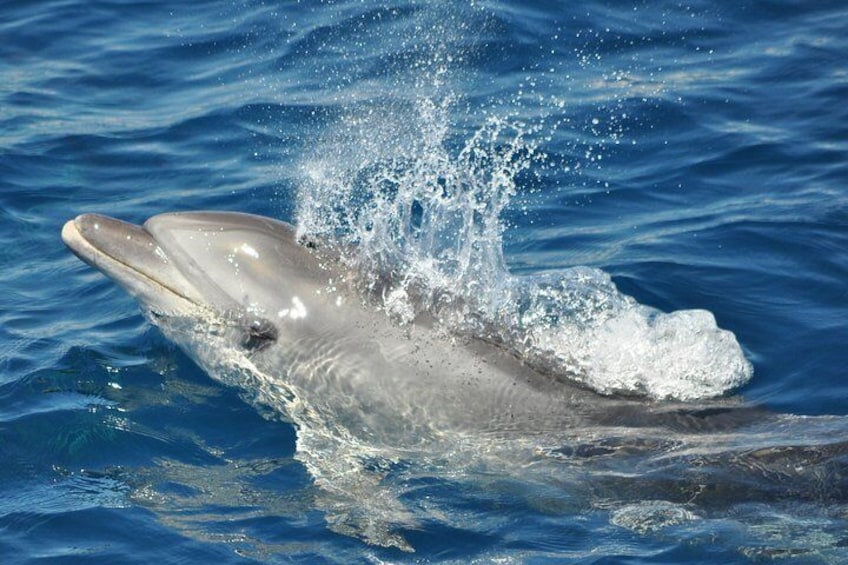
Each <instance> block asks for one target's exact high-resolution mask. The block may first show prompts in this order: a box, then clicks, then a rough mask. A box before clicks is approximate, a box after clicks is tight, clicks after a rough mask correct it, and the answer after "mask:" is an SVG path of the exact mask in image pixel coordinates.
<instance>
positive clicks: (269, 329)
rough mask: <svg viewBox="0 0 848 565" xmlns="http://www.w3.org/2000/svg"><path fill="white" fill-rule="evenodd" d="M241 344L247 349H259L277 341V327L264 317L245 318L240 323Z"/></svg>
mask: <svg viewBox="0 0 848 565" xmlns="http://www.w3.org/2000/svg"><path fill="white" fill-rule="evenodd" d="M240 327H241V329H242V336H241V346H242V347H244V348H245V349H247V350H248V351H251V352H252V351H260V350H262V349H265V348H266V347H268V346H269V345H271V344H272V343H274V342H275V341H277V327H276V326H275V325H274V324H273V323H271V322H270V321H269V320H267V319H265V318H247V319H244V320H242V323H241V324H240Z"/></svg>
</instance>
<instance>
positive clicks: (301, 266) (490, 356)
mask: <svg viewBox="0 0 848 565" xmlns="http://www.w3.org/2000/svg"><path fill="white" fill-rule="evenodd" d="M62 238H63V240H64V241H65V243H66V244H67V245H68V247H70V249H71V250H72V251H73V252H74V253H75V254H76V255H77V256H78V257H80V258H81V259H82V260H83V261H85V262H86V263H88V264H90V265H92V266H93V267H95V268H97V269H99V270H100V271H102V272H103V273H104V274H106V275H107V276H109V277H110V278H112V279H113V280H115V282H117V283H118V284H119V285H121V286H122V287H123V288H124V289H126V290H127V291H128V292H129V293H130V294H132V295H133V296H134V297H135V298H136V299H137V300H138V301H139V302H140V304H141V306H142V310H143V312H144V313H145V314H146V316H147V317H148V319H149V320H150V321H151V322H152V323H154V324H155V325H157V326H159V327H160V328H161V329H162V331H163V333H164V334H165V335H166V336H167V337H168V338H169V339H171V340H173V341H174V342H176V343H177V344H178V345H179V346H180V347H181V348H182V349H183V350H184V351H186V353H187V354H188V355H189V356H190V357H192V358H193V359H194V360H195V361H196V362H197V363H198V364H199V365H200V366H201V367H202V368H204V369H205V370H206V371H207V372H208V373H209V374H210V375H211V376H213V377H214V378H216V379H217V380H219V381H222V382H224V383H227V384H230V385H235V386H237V387H239V388H240V389H242V390H243V391H245V395H246V396H248V397H249V399H250V400H251V401H252V402H254V403H256V404H257V405H262V406H265V407H269V406H270V407H271V408H273V410H274V411H275V412H276V413H277V414H278V415H279V416H280V417H282V418H284V419H286V420H288V421H291V422H292V423H294V424H295V426H296V427H297V430H298V439H297V451H296V458H297V459H298V460H299V461H301V462H302V463H303V464H304V465H305V467H306V469H307V470H308V471H309V473H310V475H311V476H312V477H313V479H314V480H315V483H316V485H318V486H319V489H320V491H321V492H322V493H323V496H322V497H320V498H319V500H316V505H317V506H318V507H319V508H321V509H322V510H323V511H324V512H325V515H326V520H327V522H328V524H329V525H330V527H331V529H333V530H334V531H337V532H341V533H344V534H348V535H353V536H355V537H359V538H361V539H363V540H365V541H367V542H369V543H371V544H375V545H379V546H389V547H398V548H400V549H403V550H407V551H411V550H413V548H412V547H411V545H409V543H408V542H407V541H406V539H405V537H404V535H403V533H402V531H403V530H404V529H415V528H416V527H418V526H417V524H418V522H420V520H421V516H420V514H421V513H422V512H423V513H424V514H426V513H427V512H426V510H423V511H422V510H421V509H417V510H418V512H416V509H415V508H412V509H410V508H408V505H407V504H406V503H404V502H402V501H401V499H402V498H403V494H404V492H405V489H406V488H407V487H406V486H405V485H404V481H406V482H411V481H413V480H414V478H415V474H414V473H415V471H410V468H411V467H413V466H414V467H415V468H417V469H419V471H418V472H419V473H420V474H421V475H423V476H427V475H434V474H439V473H440V470H442V471H445V472H447V471H449V472H450V476H451V477H452V480H453V479H457V478H458V477H461V476H462V472H461V470H462V469H475V470H476V469H486V470H492V469H494V470H495V471H494V472H493V474H494V475H499V474H503V475H505V476H511V477H520V481H529V482H533V481H537V482H539V483H544V484H549V483H550V481H551V480H553V481H554V482H555V483H556V484H557V485H560V486H561V487H562V488H564V489H572V490H573V491H574V492H575V493H576V494H574V496H571V497H570V498H569V500H572V501H574V500H576V502H573V504H574V505H575V508H576V510H574V511H580V509H581V508H583V507H593V505H597V504H601V505H606V506H607V507H612V508H613V518H612V520H613V522H615V523H617V524H621V525H624V526H625V527H628V526H627V525H628V524H630V527H631V528H632V529H635V530H636V531H642V530H644V529H645V528H644V527H642V526H639V524H638V523H631V522H632V516H634V515H636V516H641V517H642V519H644V517H645V515H646V514H645V512H647V513H648V515H649V516H650V515H651V512H654V518H656V516H663V517H667V516H668V515H669V513H672V514H674V513H676V514H674V515H675V516H678V518H679V519H680V520H686V519H690V518H692V517H694V516H696V515H701V514H703V515H706V514H708V513H709V512H712V511H714V510H715V509H716V508H719V509H721V508H725V509H726V508H730V507H733V506H734V505H736V504H744V503H750V502H753V503H772V502H774V501H787V500H788V501H790V502H798V503H801V502H803V503H804V504H809V503H812V504H816V505H819V506H820V507H824V508H826V509H827V512H826V513H828V514H830V513H832V512H836V513H844V512H845V508H846V500H848V465H846V463H845V458H846V454H848V443H846V439H845V438H846V435H845V431H846V424H845V421H844V419H843V418H830V417H823V418H802V417H797V416H792V415H780V414H775V413H771V412H768V411H766V410H764V409H760V408H758V407H754V406H748V405H746V404H744V403H742V402H741V401H739V400H738V399H732V398H730V399H718V400H711V401H706V402H699V403H682V402H665V401H664V402H657V401H651V400H648V399H640V398H625V397H616V396H603V395H600V394H598V393H595V392H593V391H590V390H587V389H586V388H584V387H581V386H579V385H577V384H574V383H572V382H569V381H568V379H564V378H562V377H561V376H556V375H548V374H545V373H543V372H540V371H537V370H535V369H533V368H532V367H529V366H527V365H526V364H525V363H523V362H522V361H521V360H520V359H518V358H517V357H516V356H514V355H513V354H512V353H510V352H509V351H506V350H504V349H503V348H500V347H498V346H497V345H495V344H492V343H488V342H485V341H481V340H477V339H473V338H469V337H462V336H449V335H445V332H444V331H443V330H440V329H439V328H438V325H437V324H433V323H431V322H430V321H428V320H418V321H415V322H413V323H411V324H409V325H405V326H400V325H397V324H393V323H391V322H390V321H389V319H388V317H387V316H386V314H385V313H383V312H380V311H379V310H378V309H376V308H373V307H370V306H369V305H368V304H366V303H365V301H364V300H363V298H362V297H361V296H360V295H357V293H356V292H355V291H354V290H353V289H352V288H351V283H350V274H349V272H348V271H347V269H346V268H345V267H344V266H343V265H341V264H340V263H339V261H338V260H337V258H336V257H334V256H333V255H332V253H331V252H329V251H326V250H323V249H322V248H321V246H320V245H318V246H308V245H302V244H301V243H300V242H298V240H297V238H296V235H295V230H294V228H293V227H292V226H291V225H289V224H286V223H284V222H281V221H277V220H273V219H270V218H265V217H260V216H253V215H248V214H241V213H228V212H187V213H171V214H162V215H158V216H154V217H152V218H150V219H149V220H148V221H147V222H145V223H144V225H143V226H137V225H133V224H129V223H126V222H122V221H119V220H116V219H112V218H108V217H105V216H100V215H95V214H84V215H81V216H79V217H77V218H75V219H73V220H71V221H69V222H67V223H66V224H65V226H64V228H63V230H62ZM411 462H414V465H413V463H411ZM469 472H470V471H469ZM405 473H406V475H404V474H405ZM421 475H419V476H421ZM489 476H491V473H490V474H489ZM551 477H555V478H554V479H551ZM457 480H459V479H457ZM611 501H617V502H611ZM657 501H661V502H662V504H661V505H660V506H657ZM639 504H647V506H646V507H645V508H646V510H645V509H643V510H640V511H633V508H641V507H639V506H638V505H639ZM634 505H636V506H635V507H634ZM652 509H653V510H652ZM628 512H630V513H629V514H628ZM634 512H635V513H634ZM842 515H843V516H844V515H845V514H842ZM431 518H432V517H431V516H427V517H425V519H431ZM692 519H693V518H692ZM616 520H617V522H616ZM628 520H631V522H628ZM649 520H650V517H649ZM637 522H638V519H637ZM634 524H635V525H634ZM640 528H642V530H640ZM647 529H650V528H647ZM845 541H846V540H845V539H836V540H834V544H835V545H839V546H840V547H841V545H840V544H845Z"/></svg>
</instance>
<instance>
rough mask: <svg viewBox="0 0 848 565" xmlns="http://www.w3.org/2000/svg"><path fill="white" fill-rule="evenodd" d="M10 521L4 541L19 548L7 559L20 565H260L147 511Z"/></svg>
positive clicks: (108, 511) (79, 513)
mask: <svg viewBox="0 0 848 565" xmlns="http://www.w3.org/2000/svg"><path fill="white" fill-rule="evenodd" d="M10 518H11V517H6V518H4V519H2V521H4V522H6V524H5V526H6V527H4V528H2V531H3V533H2V534H0V536H2V537H3V538H5V540H8V541H7V543H8V544H9V546H10V547H12V548H14V551H13V552H12V553H10V554H7V555H8V556H12V555H16V556H18V557H17V559H19V561H14V562H17V563H32V564H35V563H51V564H53V563H68V564H71V563H80V562H85V563H102V564H104V565H105V564H107V563H108V564H114V563H128V564H130V563H151V562H172V563H182V562H185V563H196V562H214V563H251V562H256V561H254V560H252V559H245V558H244V557H240V556H238V555H235V554H233V552H232V549H231V548H230V547H228V546H227V545H223V544H215V543H208V542H204V541H203V540H196V539H191V538H188V537H184V536H181V535H179V534H176V533H174V532H171V531H169V530H168V529H167V528H164V527H162V526H160V525H159V524H157V523H156V522H155V521H154V518H153V516H152V515H151V514H150V513H149V512H147V511H144V510H142V509H129V508H126V509H110V508H91V509H86V510H80V511H76V512H65V513H57V514H55V515H48V516H41V517H34V519H33V521H31V522H29V523H28V521H26V520H25V521H24V522H23V523H22V524H21V525H20V526H18V525H16V524H15V522H14V521H12V522H11V523H10ZM21 526H23V527H24V528H26V529H25V530H24V531H23V532H22V531H21V530H20V527H21ZM10 538H11V539H10ZM32 539H40V540H41V543H40V544H39V548H38V550H35V551H33V550H32V549H31V546H30V544H29V543H28V542H30V541H31V540H32ZM13 559H14V558H13ZM10 562H12V561H10Z"/></svg>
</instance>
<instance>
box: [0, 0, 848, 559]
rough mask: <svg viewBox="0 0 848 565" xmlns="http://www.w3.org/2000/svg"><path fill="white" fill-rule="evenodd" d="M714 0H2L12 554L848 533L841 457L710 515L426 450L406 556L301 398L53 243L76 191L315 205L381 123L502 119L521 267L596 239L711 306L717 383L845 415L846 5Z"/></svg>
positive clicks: (145, 204) (653, 287)
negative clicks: (734, 357)
mask: <svg viewBox="0 0 848 565" xmlns="http://www.w3.org/2000/svg"><path fill="white" fill-rule="evenodd" d="M714 4H715V3H709V2H696V1H692V2H653V3H648V2H638V1H636V2H623V3H622V2H601V1H593V2H589V3H583V4H581V5H572V4H569V3H558V2H530V3H521V4H518V3H514V4H513V3H504V2H434V3H421V4H415V3H400V2H393V3H376V2H353V1H351V2H343V1H338V2H336V1H325V2H279V3H273V2H265V1H258V0H257V1H248V0H243V1H233V2H193V3H157V2H123V1H117V0H116V1H103V2H80V1H74V0H68V1H52V0H48V1H43V2H23V1H20V2H19V1H8V2H4V3H3V5H2V7H0V37H2V38H3V41H1V42H0V78H2V80H0V96H2V103H0V123H2V127H0V214H2V219H3V221H2V223H0V241H2V242H3V244H4V245H3V246H2V265H3V272H4V276H3V277H2V280H0V289H2V292H0V296H2V297H3V301H2V303H0V304H2V308H0V320H2V323H0V332H2V333H1V334H0V352H2V355H0V398H2V400H0V453H2V456H3V465H2V466H0V555H2V557H3V562H4V563H81V562H83V563H150V562H156V561H159V562H165V563H198V562H216V563H278V562H290V561H294V562H306V563H313V562H333V563H336V562H341V563H347V562H410V561H421V562H431V561H432V562H446V561H449V562H470V561H477V562H491V561H496V560H497V561H501V562H552V563H554V562H556V563H559V562H575V563H658V562H662V563H707V562H716V561H724V562H730V563H746V562H759V561H768V560H771V559H775V560H778V561H781V562H787V561H788V562H802V563H840V562H845V561H846V560H848V555H846V545H848V542H846V538H845V536H844V531H845V522H846V519H848V510H846V505H845V497H846V494H845V493H846V490H848V489H846V482H845V481H846V478H845V477H846V476H848V469H847V468H846V462H845V457H846V456H845V454H844V452H842V453H837V454H836V455H835V456H834V457H833V458H832V459H829V460H828V461H827V462H826V464H825V466H824V467H823V468H824V470H826V471H827V473H824V474H822V475H821V477H820V482H819V484H818V487H817V488H820V489H821V491H822V492H823V493H827V494H826V495H822V496H820V497H818V498H817V497H815V496H807V495H809V493H801V494H798V493H794V492H792V488H791V485H792V479H791V477H792V476H793V475H792V473H791V472H790V471H788V470H787V469H784V468H779V469H774V468H769V472H771V473H774V474H777V475H780V474H783V475H785V476H787V477H789V479H787V482H786V485H787V486H785V489H786V492H772V493H770V495H769V496H770V497H771V498H770V497H769V496H764V497H759V498H757V499H756V500H754V501H747V500H746V501H742V502H743V503H742V504H739V505H733V504H732V503H731V502H732V501H728V500H726V498H732V497H733V496H735V495H736V494H738V493H737V490H734V489H731V488H729V489H728V491H729V493H728V494H727V495H726V497H725V499H722V504H720V505H719V504H717V503H716V506H721V508H719V509H717V510H716V509H714V508H705V507H702V506H697V507H690V506H686V505H681V504H677V503H674V504H672V503H667V504H666V502H663V501H662V500H657V498H658V496H657V495H656V494H652V495H651V498H650V500H646V501H642V502H648V503H650V504H637V503H634V500H636V499H634V494H633V492H630V491H628V492H624V490H627V489H630V490H632V489H634V488H637V487H634V486H633V485H632V484H631V485H629V486H627V487H625V486H622V484H618V483H614V482H598V483H592V490H593V491H594V492H592V493H591V496H590V495H586V494H585V493H581V494H579V495H578V494H573V493H572V492H571V491H569V489H570V488H573V487H574V485H575V484H576V483H577V482H578V481H575V480H572V478H571V477H572V476H573V473H575V472H576V471H575V468H574V467H568V468H565V467H564V468H563V470H562V474H563V476H561V477H554V478H553V480H552V481H551V482H548V483H539V482H538V481H529V482H525V483H523V482H522V481H520V480H516V479H515V478H504V477H499V476H493V475H490V474H483V475H482V476H481V477H478V478H477V480H476V481H472V484H471V485H469V484H468V482H469V481H468V480H466V479H467V477H465V478H463V480H460V479H459V478H457V477H452V476H446V475H445V474H441V473H434V474H433V475H432V476H418V477H416V478H415V484H414V485H412V486H411V487H410V488H408V489H407V490H405V491H404V492H403V495H402V498H403V500H404V502H406V503H407V504H408V505H409V506H412V507H416V508H419V509H425V510H426V509H428V508H429V509H432V513H431V514H430V515H429V516H428V519H426V520H424V521H423V523H421V524H420V525H419V526H418V527H417V528H407V530H406V531H404V536H405V538H406V540H407V541H408V543H409V544H410V546H411V547H413V548H414V549H415V552H414V553H407V552H404V551H401V550H399V549H397V548H393V547H387V548H384V547H378V546H374V545H369V544H367V543H365V542H363V541H362V540H361V539H360V538H359V537H357V536H356V535H344V534H343V533H339V532H338V531H336V530H333V529H331V528H328V524H327V520H326V511H325V510H324V509H322V508H321V507H320V505H316V503H315V501H316V499H318V498H320V493H319V489H320V487H319V486H316V485H315V483H314V481H313V478H312V477H311V476H310V474H309V472H308V471H307V470H306V469H305V468H304V466H303V465H302V464H301V463H300V461H298V460H297V459H295V457H294V455H295V438H296V429H295V426H293V425H292V424H290V423H287V422H285V421H283V420H281V419H280V418H279V417H278V416H279V415H276V414H273V413H268V412H267V411H263V410H262V409H259V408H256V407H255V406H253V405H251V404H250V403H248V402H246V401H245V399H244V398H243V395H241V393H240V391H239V390H237V389H234V388H229V387H226V386H224V385H221V384H219V383H217V382H216V381H214V380H212V379H210V378H209V377H208V376H207V375H206V374H205V373H204V372H203V371H201V370H200V369H199V368H198V367H197V366H195V365H194V364H193V363H192V362H191V361H190V360H189V359H188V358H187V357H185V356H184V355H183V354H182V353H181V352H180V351H179V350H177V349H176V348H174V347H173V346H172V345H170V344H169V343H168V342H167V340H165V338H164V337H162V335H161V334H160V333H159V332H158V330H156V329H154V328H152V327H151V326H150V325H149V324H148V323H147V322H146V321H145V319H144V318H143V317H142V316H141V314H140V313H139V310H138V308H137V306H136V304H135V303H134V301H133V300H132V299H131V298H130V297H128V296H126V295H125V293H123V291H121V290H120V289H119V288H118V287H117V286H116V285H114V283H112V282H110V281H109V280H107V279H106V278H105V277H103V276H101V275H99V274H97V273H95V272H94V271H93V270H91V269H89V268H87V267H85V266H83V265H82V264H81V263H80V262H79V261H78V260H77V259H76V258H74V257H73V256H72V255H71V254H70V253H69V252H68V251H67V249H66V248H65V247H64V246H63V244H62V242H61V240H60V238H59V230H60V229H61V226H62V224H63V223H64V222H65V221H66V220H68V219H69V218H71V217H73V216H75V215H76V214H79V213H82V212H101V213H105V214H109V215H112V216H117V217H120V218H122V219H125V220H129V221H133V222H142V221H144V220H145V219H146V218H148V217H150V216H152V215H154V214H157V213H160V212H164V211H174V210H191V209H216V210H239V211H245V212H252V213H257V214H263V215H268V216H273V217H277V218H280V219H285V220H289V221H297V220H298V215H299V214H303V202H302V198H303V195H304V190H305V187H308V182H309V179H313V178H314V175H313V176H310V175H312V174H313V173H314V167H315V163H318V162H323V161H322V158H329V159H330V160H331V161H336V162H339V163H341V164H343V165H345V166H344V167H341V168H340V170H342V171H353V172H355V173H360V174H361V171H362V168H361V167H357V166H356V165H357V164H356V163H351V162H350V160H352V159H361V158H362V151H361V150H357V147H358V145H357V144H362V143H365V142H366V141H368V135H367V134H368V132H369V131H371V129H369V128H372V127H373V129H374V131H375V138H376V139H377V141H378V143H376V144H374V145H375V146H374V147H372V148H370V149H369V150H370V151H372V153H373V152H376V153H377V154H378V155H379V156H381V157H385V158H393V159H400V160H402V159H403V158H407V160H412V165H416V164H420V162H421V153H420V151H419V149H420V144H416V143H417V140H420V139H425V140H426V139H428V138H431V137H432V138H434V139H436V140H437V141H438V144H439V146H440V147H444V148H445V151H446V153H447V154H456V153H458V152H459V151H461V149H462V148H463V147H465V146H466V144H467V143H468V140H469V139H472V138H473V137H474V135H475V134H476V133H477V132H480V131H481V129H484V128H485V127H486V124H489V123H491V120H496V121H497V123H506V124H510V126H509V128H507V129H510V128H511V129H510V131H514V130H520V131H521V133H522V138H523V139H524V140H525V141H526V145H525V146H522V147H525V149H524V150H525V151H530V149H527V148H532V151H533V152H534V155H535V157H533V158H530V159H529V161H528V163H529V165H528V166H527V167H526V168H523V169H521V170H518V171H516V172H515V175H514V183H515V189H516V194H515V195H513V196H512V197H511V198H510V199H509V202H508V203H507V204H506V206H505V208H504V209H503V211H502V213H501V218H502V220H503V221H504V224H505V226H506V228H505V231H504V234H503V237H504V256H505V259H506V261H507V263H508V265H509V267H510V269H511V271H512V272H513V273H516V274H528V275H531V274H534V273H542V272H547V271H555V270H557V269H564V268H568V267H572V266H577V265H585V266H589V267H595V268H599V269H602V270H603V271H604V272H606V273H608V274H609V275H610V276H611V277H612V280H613V281H614V282H615V284H616V286H617V287H618V289H619V290H620V291H621V292H623V293H625V294H627V295H630V296H632V297H633V298H635V299H636V300H637V301H638V302H640V303H642V304H645V305H648V306H652V307H655V308H658V309H660V310H662V311H665V312H671V311H675V310H684V309H703V310H708V311H710V312H712V313H713V314H714V316H715V318H716V320H717V323H718V325H719V326H720V327H722V328H724V329H727V330H730V331H732V332H733V333H734V334H735V336H736V339H737V340H738V342H739V344H740V345H741V346H742V348H743V350H744V352H745V354H746V356H747V358H748V359H749V361H750V362H751V363H752V364H753V368H754V372H753V376H752V378H751V379H750V380H749V381H748V382H747V383H746V384H745V385H744V386H742V387H741V388H740V389H737V390H735V391H733V392H732V393H729V394H730V395H738V396H739V397H741V398H742V399H744V401H745V402H747V403H750V404H751V405H756V406H762V407H764V408H765V409H767V410H768V411H770V412H774V413H784V414H790V415H795V416H797V417H798V420H805V419H809V418H812V417H817V416H822V415H830V416H832V418H831V419H830V420H828V421H832V422H833V430H834V432H833V435H834V438H835V439H834V441H836V440H839V438H840V437H841V436H840V434H841V433H843V432H844V430H845V429H846V427H845V425H844V421H845V420H844V417H846V416H848V402H846V395H848V379H846V366H848V353H847V352H846V347H845V345H846V343H848V323H846V322H848V189H846V185H848V106H846V104H845V100H848V66H846V57H845V53H848V38H846V35H845V33H844V32H845V29H846V27H848V8H846V7H845V6H844V5H843V3H840V2H815V3H792V2H764V1H763V2H740V3H734V4H733V5H714ZM422 101H423V102H426V104H422ZM430 106H432V107H435V108H437V109H438V111H437V112H435V114H434V117H433V116H431V117H430V118H428V119H426V120H422V119H421V115H422V107H424V108H428V107H430ZM375 116H376V117H375ZM362 124H365V126H364V127H363V126H362ZM410 124H411V125H410ZM378 126H379V127H378ZM377 130H379V133H380V135H377V134H376V131H377ZM387 131H388V132H394V131H396V132H397V136H396V138H394V139H392V138H391V137H390V136H389V137H386V133H385V132H387ZM351 132H354V133H355V134H356V135H354V134H351ZM363 132H365V133H364V134H363ZM351 145H353V149H351V147H350V146H351ZM413 147H415V148H419V149H416V150H413ZM424 147H427V145H426V143H425V144H424ZM416 151H418V152H417V153H416ZM427 156H428V155H427V154H426V152H425V154H424V157H427ZM416 159H418V161H416ZM425 161H426V160H425ZM366 169H367V167H366ZM365 178H366V180H367V178H369V177H367V176H366V177H365ZM360 180H361V179H360ZM817 421H818V420H817ZM787 433H789V434H790V435H791V434H792V433H793V432H792V429H790V430H789V432H787ZM806 433H807V428H803V427H799V428H798V432H797V435H798V437H797V443H798V444H804V443H805V441H806V440H807V439H808V438H807V437H806V436H805V434H806ZM751 441H752V444H751V445H753V446H754V447H757V444H756V440H751ZM759 447H762V448H763V449H767V448H769V447H771V445H769V444H767V443H763V444H762V445H761V446H759ZM575 450H577V448H575ZM804 463H807V461H806V460H805V461H804ZM591 464H592V461H588V462H587V463H585V465H586V466H591ZM763 464H764V465H765V463H763ZM583 466H584V463H579V464H578V465H577V466H576V467H577V468H578V469H579V470H580V471H581V472H582V471H583V470H584V467H583ZM727 469H730V471H727V472H728V473H731V472H732V470H733V467H732V466H730V465H729V466H728V467H727ZM704 472H705V473H707V471H704ZM721 472H722V471H721V470H719V471H717V473H718V474H719V475H720V474H721ZM799 472H800V471H799ZM634 473H636V476H637V480H636V483H635V484H636V485H638V484H639V481H638V473H639V470H638V469H637V470H635V471H634ZM646 475H647V471H646ZM728 481H729V482H730V479H728ZM706 482H709V481H706ZM800 482H801V481H800V479H799V484H800ZM652 484H656V480H654V483H652ZM803 484H804V485H806V486H804V488H810V487H809V483H808V482H804V483H803ZM799 488H800V487H799ZM622 489H623V490H622ZM719 490H720V489H719ZM752 490H755V489H754V486H752ZM834 491H836V494H834ZM734 493H736V494H734ZM588 500H591V503H589V502H587V501H588ZM422 514H425V515H427V513H426V512H424V511H422Z"/></svg>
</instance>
